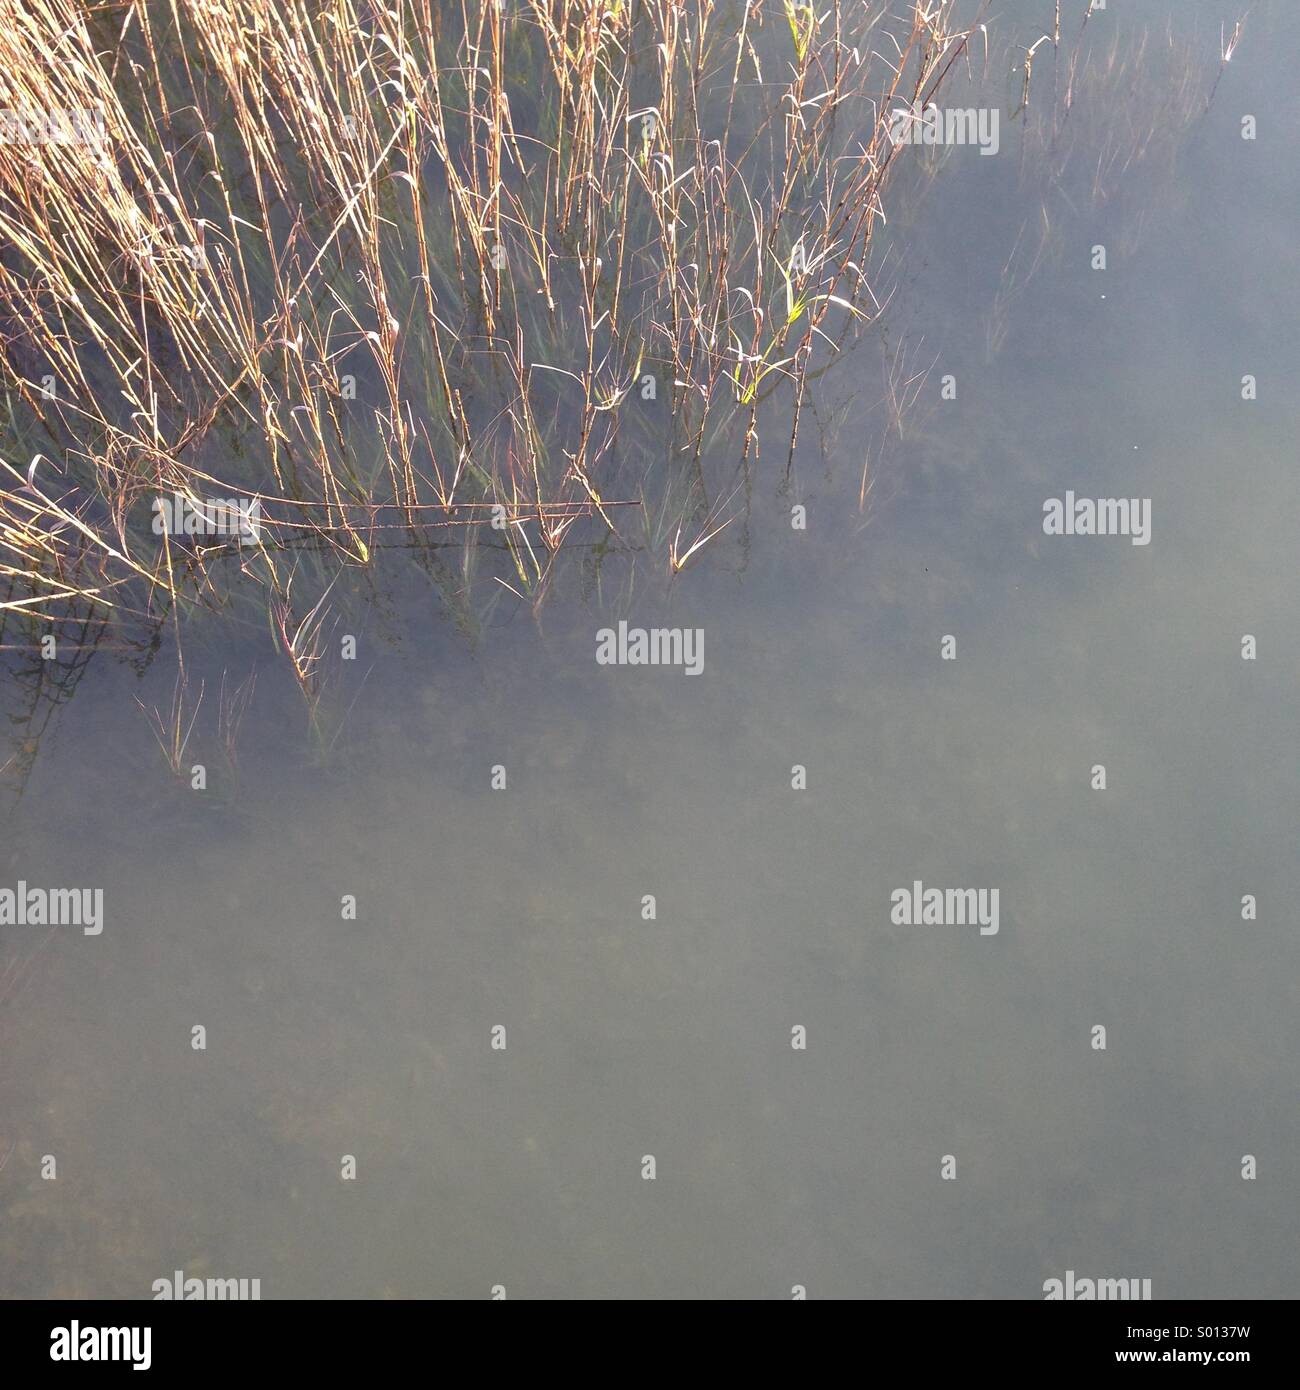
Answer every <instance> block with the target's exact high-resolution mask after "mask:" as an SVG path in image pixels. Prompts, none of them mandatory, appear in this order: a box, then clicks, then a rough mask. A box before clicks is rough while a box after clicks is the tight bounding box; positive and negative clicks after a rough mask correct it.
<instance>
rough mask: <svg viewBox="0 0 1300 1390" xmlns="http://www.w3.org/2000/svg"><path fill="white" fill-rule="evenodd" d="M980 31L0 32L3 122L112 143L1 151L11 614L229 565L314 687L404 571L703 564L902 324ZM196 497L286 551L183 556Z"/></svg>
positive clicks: (403, 4)
mask: <svg viewBox="0 0 1300 1390" xmlns="http://www.w3.org/2000/svg"><path fill="white" fill-rule="evenodd" d="M952 10H953V7H952V3H951V0H914V2H910V0H909V2H904V0H895V3H893V4H892V5H885V4H863V3H853V4H841V3H838V0H837V3H834V4H832V5H831V7H830V8H828V9H826V10H824V11H821V12H817V11H815V10H814V9H813V8H812V7H809V6H805V5H802V4H794V3H792V0H775V2H773V0H749V2H748V3H746V0H740V3H738V4H735V5H732V6H718V5H715V4H713V3H711V0H676V2H673V0H637V3H636V4H635V5H634V6H632V5H630V4H629V0H513V3H511V2H510V0H461V3H459V4H454V5H439V4H434V3H433V2H432V0H399V3H398V4H397V5H396V6H395V7H393V8H388V7H385V6H380V5H362V4H357V3H353V0H221V3H216V0H175V2H174V3H145V0H130V3H120V4H119V3H113V4H89V5H88V4H80V3H74V2H73V0H0V107H3V108H6V109H11V110H30V111H35V112H47V111H66V110H91V111H100V112H102V113H103V117H104V127H105V135H106V138H105V140H104V142H103V143H102V145H96V144H58V145H40V144H3V145H0V246H2V248H3V249H2V251H0V332H2V333H3V337H4V349H5V350H4V353H3V370H4V385H5V389H6V392H7V399H8V407H9V421H8V425H9V434H10V437H11V440H12V445H11V449H12V453H11V457H12V459H13V461H12V462H10V463H7V464H5V466H4V472H3V477H0V551H2V552H3V553H2V554H0V578H4V579H6V580H7V581H9V592H8V593H7V594H6V595H4V596H3V597H2V598H0V603H2V604H3V607H5V608H12V609H19V610H27V611H29V612H31V613H32V614H34V615H36V619H37V620H38V621H41V622H46V621H48V622H49V623H54V622H56V621H59V622H61V621H63V620H64V615H65V614H66V613H67V611H68V606H69V602H70V601H75V603H78V604H82V605H90V606H92V607H94V606H104V607H107V606H110V605H117V606H123V605H126V606H134V607H135V608H137V609H143V610H147V611H148V612H150V613H155V612H157V611H158V606H159V605H160V604H162V605H164V606H165V607H166V608H167V609H168V611H173V612H174V611H175V605H177V604H178V603H186V602H190V601H200V602H206V601H211V600H212V599H213V598H214V596H215V595H216V593H217V591H218V588H219V586H220V584H221V583H222V579H221V574H220V572H221V571H224V572H229V571H232V570H236V569H237V572H238V575H239V577H240V579H241V580H242V581H243V582H245V583H248V582H251V583H254V584H257V585H261V586H264V588H265V590H266V603H267V607H268V609H269V611H270V612H271V613H272V615H273V621H274V625H275V628H276V631H277V632H278V633H279V635H280V638H281V642H282V645H283V646H284V648H285V650H286V651H287V652H288V654H289V657H290V659H291V660H292V661H293V663H294V667H295V671H296V672H298V674H299V676H300V679H302V680H303V682H304V688H309V686H310V674H309V673H310V668H311V666H312V661H311V655H312V652H313V650H314V646H313V642H312V634H313V633H315V632H316V631H318V628H319V623H320V621H321V620H322V617H323V614H322V612H321V610H320V607H319V595H320V593H322V592H323V591H324V588H325V586H326V585H327V584H328V583H329V581H330V580H331V578H332V577H333V575H334V574H336V573H337V571H338V569H339V567H341V566H349V565H354V566H364V565H367V564H369V563H370V562H371V561H372V558H373V556H374V553H375V551H376V550H378V549H380V548H383V547H385V546H391V545H402V546H406V547H420V546H425V545H435V544H436V545H437V546H438V547H440V548H446V547H448V546H452V547H455V548H457V549H458V550H459V552H460V554H461V560H460V567H459V568H460V573H459V576H458V578H457V580H456V583H457V584H465V585H467V584H468V581H469V577H470V575H471V573H473V572H474V570H475V567H476V566H477V564H478V563H479V561H478V559H477V557H476V555H475V554H474V552H477V551H481V550H482V549H484V548H485V547H486V548H487V549H488V550H490V551H491V563H492V565H493V566H494V567H495V568H494V577H496V578H498V579H499V580H500V581H501V583H502V584H504V585H505V586H506V587H508V588H509V589H510V590H511V591H512V592H514V593H516V594H519V595H521V596H523V597H525V598H527V599H528V600H529V601H531V602H534V603H536V602H539V601H540V600H541V599H542V597H543V596H544V595H545V593H546V591H547V589H548V587H549V586H550V583H551V580H552V576H553V573H554V563H555V557H556V556H557V554H558V553H559V551H560V550H561V548H562V546H563V545H564V544H565V543H566V540H568V539H569V538H570V537H571V535H572V534H573V533H574V528H575V526H579V524H580V525H581V527H588V528H591V527H595V528H597V529H599V530H600V531H603V532H605V533H606V534H609V533H613V534H614V535H618V533H619V528H620V524H621V523H620V515H623V516H626V512H625V511H623V510H622V509H623V508H626V507H628V506H630V505H639V504H640V503H641V502H642V500H643V499H645V498H647V497H648V496H650V495H651V494H655V495H660V496H673V497H675V498H677V499H678V501H677V503H676V514H675V515H674V516H673V517H672V518H671V525H670V526H668V527H667V528H666V534H670V535H671V536H672V542H671V545H670V547H669V548H668V551H667V554H666V556H665V559H666V561H667V563H668V565H670V566H671V567H673V568H676V567H678V566H680V565H681V564H684V563H685V562H686V560H687V559H688V558H689V557H690V556H692V555H693V554H698V553H699V550H700V549H701V547H702V546H704V545H705V544H707V542H708V541H709V540H710V539H711V538H712V537H713V536H714V535H716V534H717V533H718V531H719V530H720V529H721V528H722V526H724V525H725V519H723V518H721V517H720V516H719V514H718V498H717V496H716V495H715V493H714V489H713V488H712V487H711V485H710V482H709V477H708V473H707V468H708V465H709V461H710V459H711V458H712V457H714V456H715V455H718V454H722V455H725V456H727V457H728V458H729V459H730V461H731V462H732V464H733V465H734V461H735V459H736V458H737V457H739V458H741V459H747V458H752V457H754V456H756V455H757V454H758V452H759V450H760V438H759V419H760V415H759V410H760V406H761V404H762V403H763V401H764V400H765V399H766V398H767V397H769V396H770V395H771V394H772V393H773V392H774V391H777V390H783V391H785V392H786V393H787V399H788V406H789V408H788V410H787V411H785V412H784V413H785V419H786V423H787V424H788V426H789V435H788V439H787V441H786V442H787V443H788V444H789V445H790V446H791V447H792V445H793V440H794V439H795V437H796V435H797V431H798V423H799V416H800V411H801V408H802V405H803V400H804V393H805V390H806V383H807V377H808V370H809V366H810V363H811V362H812V360H813V358H814V355H815V354H816V353H818V351H819V350H823V351H831V350H832V349H833V347H834V340H836V339H837V338H838V337H839V336H840V335H842V334H843V332H844V331H846V329H849V328H851V327H853V326H854V325H856V324H860V323H862V322H866V321H869V320H870V319H871V318H872V317H873V316H874V315H875V314H876V313H877V312H878V310H879V300H878V298H877V295H876V294H875V293H874V292H873V290H874V287H873V286H872V285H871V284H870V283H868V278H867V274H866V271H865V269H864V267H865V266H866V264H867V251H868V246H869V243H870V241H871V237H872V234H873V231H874V229H875V227H876V225H877V223H878V221H879V219H880V218H881V217H882V215H883V212H882V209H883V203H882V196H883V192H884V189H885V186H886V182H887V178H888V175H889V172H890V166H891V163H892V162H893V160H894V158H895V151H894V149H893V147H892V146H891V145H890V144H889V141H888V137H887V133H886V118H887V115H888V112H889V110H890V109H891V108H892V107H893V106H894V105H895V104H896V103H898V102H901V101H908V102H911V101H914V100H921V101H925V100H927V99H928V97H929V96H931V95H932V94H933V93H934V92H935V90H936V89H937V87H938V85H939V84H940V83H941V82H942V81H943V80H944V79H945V77H946V76H947V75H948V74H949V72H950V71H952V69H953V68H954V65H956V64H958V63H959V62H961V61H962V60H963V57H964V55H965V54H966V50H967V48H968V45H969V39H970V35H969V34H968V33H967V32H966V31H960V32H958V31H955V30H954V29H953V28H952V27H951V26H952V23H953V18H952ZM651 380H653V395H654V398H653V399H652V400H651V399H647V395H648V394H649V391H650V386H649V383H650V381H651ZM783 447H784V446H783ZM33 461H34V468H33V467H32V464H33ZM29 470H30V471H29ZM683 480H684V483H683ZM174 494H181V495H183V496H185V497H186V498H188V499H190V500H192V501H194V502H199V501H201V500H202V499H203V498H205V497H234V496H245V497H257V498H259V499H260V500H261V506H262V516H263V533H264V536H263V539H264V544H262V545H261V546H257V547H248V546H246V547H243V548H239V547H235V546H232V545H230V544H228V543H206V542H205V543H197V542H196V543H194V544H186V543H185V542H184V541H183V540H182V539H181V538H177V537H168V536H162V537H160V536H157V535H155V534H153V532H152V529H151V526H150V522H151V519H152V517H151V512H150V504H151V501H152V499H153V498H155V497H157V496H160V495H161V496H169V497H170V496H172V495H174ZM304 552H311V553H312V554H314V556H315V557H316V564H317V568H316V570H315V571H314V573H315V576H316V592H315V594H314V595H313V596H312V598H311V599H310V600H309V601H307V602H306V603H305V605H304V606H303V609H302V612H300V613H298V614H296V615H295V612H294V607H293V599H292V595H291V593H290V587H291V577H292V576H293V575H295V574H297V573H298V572H299V567H300V564H301V563H302V560H303V556H304ZM218 561H219V562H220V564H218ZM214 566H215V567H216V568H215V569H214Z"/></svg>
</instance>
